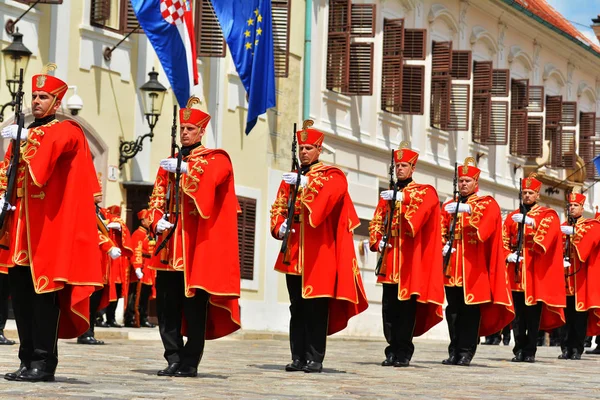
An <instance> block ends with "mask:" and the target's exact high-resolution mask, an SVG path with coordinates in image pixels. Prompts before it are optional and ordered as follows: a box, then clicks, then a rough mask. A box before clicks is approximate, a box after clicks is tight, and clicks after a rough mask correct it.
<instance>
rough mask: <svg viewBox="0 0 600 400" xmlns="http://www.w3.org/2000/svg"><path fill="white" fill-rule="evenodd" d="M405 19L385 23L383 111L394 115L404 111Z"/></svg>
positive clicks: (382, 76)
mask: <svg viewBox="0 0 600 400" xmlns="http://www.w3.org/2000/svg"><path fill="white" fill-rule="evenodd" d="M403 47H404V19H385V20H384V21H383V67H382V71H381V109H382V110H383V111H387V112H390V113H392V114H400V112H401V111H402V108H401V106H402V66H403V59H402V49H403Z"/></svg>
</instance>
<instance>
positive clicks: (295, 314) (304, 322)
mask: <svg viewBox="0 0 600 400" xmlns="http://www.w3.org/2000/svg"><path fill="white" fill-rule="evenodd" d="M285 281H286V284H287V289H288V294H289V296H290V349H291V351H292V360H302V361H315V362H319V363H322V362H323V359H324V358H325V348H326V345H327V324H328V319H329V299H328V298H326V297H320V298H316V299H305V298H303V297H302V276H299V275H290V274H287V275H286V276H285Z"/></svg>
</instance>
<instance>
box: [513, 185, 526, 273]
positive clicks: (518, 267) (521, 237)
mask: <svg viewBox="0 0 600 400" xmlns="http://www.w3.org/2000/svg"><path fill="white" fill-rule="evenodd" d="M519 212H520V213H521V214H523V221H521V222H520V223H519V230H518V233H517V247H516V249H515V252H516V253H517V261H515V282H516V283H519V282H520V281H521V256H522V253H523V241H524V238H525V216H526V215H527V209H525V204H523V179H522V178H521V179H519Z"/></svg>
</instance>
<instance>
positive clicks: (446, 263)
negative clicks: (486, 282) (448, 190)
mask: <svg viewBox="0 0 600 400" xmlns="http://www.w3.org/2000/svg"><path fill="white" fill-rule="evenodd" d="M452 188H453V194H452V198H453V199H455V200H456V203H457V204H456V211H454V215H453V219H452V224H451V225H450V231H449V232H448V241H447V242H446V245H447V246H448V251H447V252H446V255H445V256H444V264H443V268H444V275H446V276H450V257H452V246H453V245H454V232H455V231H456V222H457V221H458V209H459V207H460V202H461V200H462V198H461V196H460V192H459V191H458V163H456V162H455V163H454V179H453V181H452Z"/></svg>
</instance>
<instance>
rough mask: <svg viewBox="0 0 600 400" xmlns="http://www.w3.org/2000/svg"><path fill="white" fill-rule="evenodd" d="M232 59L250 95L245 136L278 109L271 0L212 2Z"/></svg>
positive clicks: (223, 0)
mask: <svg viewBox="0 0 600 400" xmlns="http://www.w3.org/2000/svg"><path fill="white" fill-rule="evenodd" d="M211 1H212V5H213V8H214V9H215V14H217V18H218V19H219V23H220V24H221V29H222V30H223V36H224V37H225V40H226V41H227V45H228V46H229V51H230V52H231V57H232V58H233V62H234V63H235V67H236V69H237V72H238V74H239V75H240V78H241V80H242V83H243V85H244V88H245V89H246V93H247V94H248V117H247V119H246V135H247V134H248V133H250V131H251V130H252V128H254V125H256V120H257V119H258V116H259V115H261V114H264V113H265V112H266V111H267V109H268V108H271V107H275V63H274V60H273V30H272V25H271V19H272V18H271V0H211Z"/></svg>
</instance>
